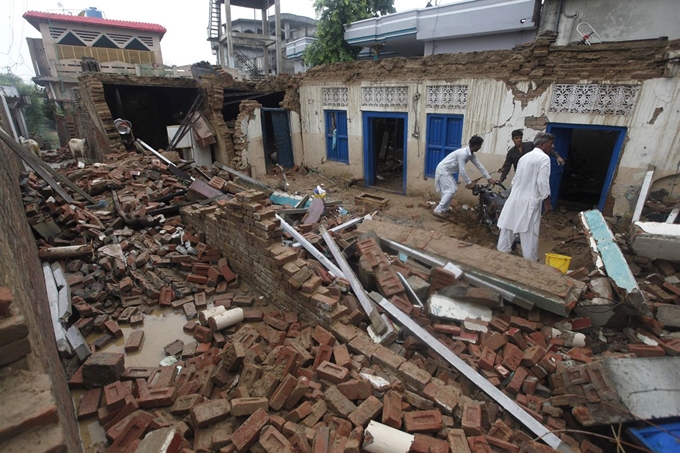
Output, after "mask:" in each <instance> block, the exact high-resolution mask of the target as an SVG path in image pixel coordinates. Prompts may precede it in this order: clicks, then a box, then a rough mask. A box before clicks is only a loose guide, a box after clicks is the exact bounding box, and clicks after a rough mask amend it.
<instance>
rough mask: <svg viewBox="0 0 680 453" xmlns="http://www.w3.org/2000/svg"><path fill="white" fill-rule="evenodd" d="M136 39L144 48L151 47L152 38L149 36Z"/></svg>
mask: <svg viewBox="0 0 680 453" xmlns="http://www.w3.org/2000/svg"><path fill="white" fill-rule="evenodd" d="M137 39H139V40H140V41H141V42H142V44H144V45H145V46H147V47H153V38H152V37H151V36H137Z"/></svg>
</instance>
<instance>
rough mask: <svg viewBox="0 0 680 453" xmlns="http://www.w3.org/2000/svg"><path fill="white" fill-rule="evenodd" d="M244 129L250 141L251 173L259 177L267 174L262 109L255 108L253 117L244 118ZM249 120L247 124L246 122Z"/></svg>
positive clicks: (248, 153)
mask: <svg viewBox="0 0 680 453" xmlns="http://www.w3.org/2000/svg"><path fill="white" fill-rule="evenodd" d="M243 122H244V124H243V129H242V130H243V131H245V132H246V133H245V140H246V141H247V143H248V152H247V153H246V154H247V156H248V157H247V159H248V164H250V175H251V176H252V177H253V178H257V177H258V176H260V175H266V174H267V161H266V160H265V158H264V142H263V140H262V109H255V111H254V112H253V117H252V118H250V119H248V118H246V119H243ZM246 122H247V124H246Z"/></svg>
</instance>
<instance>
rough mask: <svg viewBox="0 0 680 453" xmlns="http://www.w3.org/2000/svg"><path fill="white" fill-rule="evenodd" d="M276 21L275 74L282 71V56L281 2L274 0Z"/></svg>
mask: <svg viewBox="0 0 680 453" xmlns="http://www.w3.org/2000/svg"><path fill="white" fill-rule="evenodd" d="M274 11H275V13H274V14H275V20H276V74H281V71H282V70H283V55H282V53H281V0H274Z"/></svg>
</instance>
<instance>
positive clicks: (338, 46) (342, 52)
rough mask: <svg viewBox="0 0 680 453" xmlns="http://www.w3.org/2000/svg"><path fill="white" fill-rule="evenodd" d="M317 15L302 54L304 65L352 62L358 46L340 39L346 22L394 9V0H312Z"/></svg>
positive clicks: (376, 15) (342, 36)
mask: <svg viewBox="0 0 680 453" xmlns="http://www.w3.org/2000/svg"><path fill="white" fill-rule="evenodd" d="M314 10H315V11H316V15H317V16H318V17H319V22H318V23H317V28H316V41H314V42H313V43H312V44H311V45H310V46H309V47H308V48H307V49H306V50H305V53H304V55H303V57H302V58H303V60H304V62H305V64H306V65H307V66H316V65H319V64H326V63H334V62H338V61H354V60H356V59H357V55H359V52H360V51H361V48H359V47H354V46H350V45H349V44H347V41H345V39H344V34H345V28H344V26H345V25H346V24H350V23H352V22H355V21H357V20H362V19H368V18H370V17H378V16H380V15H383V14H389V13H393V12H395V9H394V0H315V1H314Z"/></svg>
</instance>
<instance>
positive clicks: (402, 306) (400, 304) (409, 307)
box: [390, 295, 413, 316]
mask: <svg viewBox="0 0 680 453" xmlns="http://www.w3.org/2000/svg"><path fill="white" fill-rule="evenodd" d="M390 302H391V303H392V305H394V306H395V307H397V308H398V309H399V310H401V311H403V312H404V313H406V314H407V315H409V316H410V315H411V312H412V311H413V304H412V303H411V302H409V301H408V300H407V299H405V298H403V297H400V296H398V295H395V296H392V298H391V299H390Z"/></svg>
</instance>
